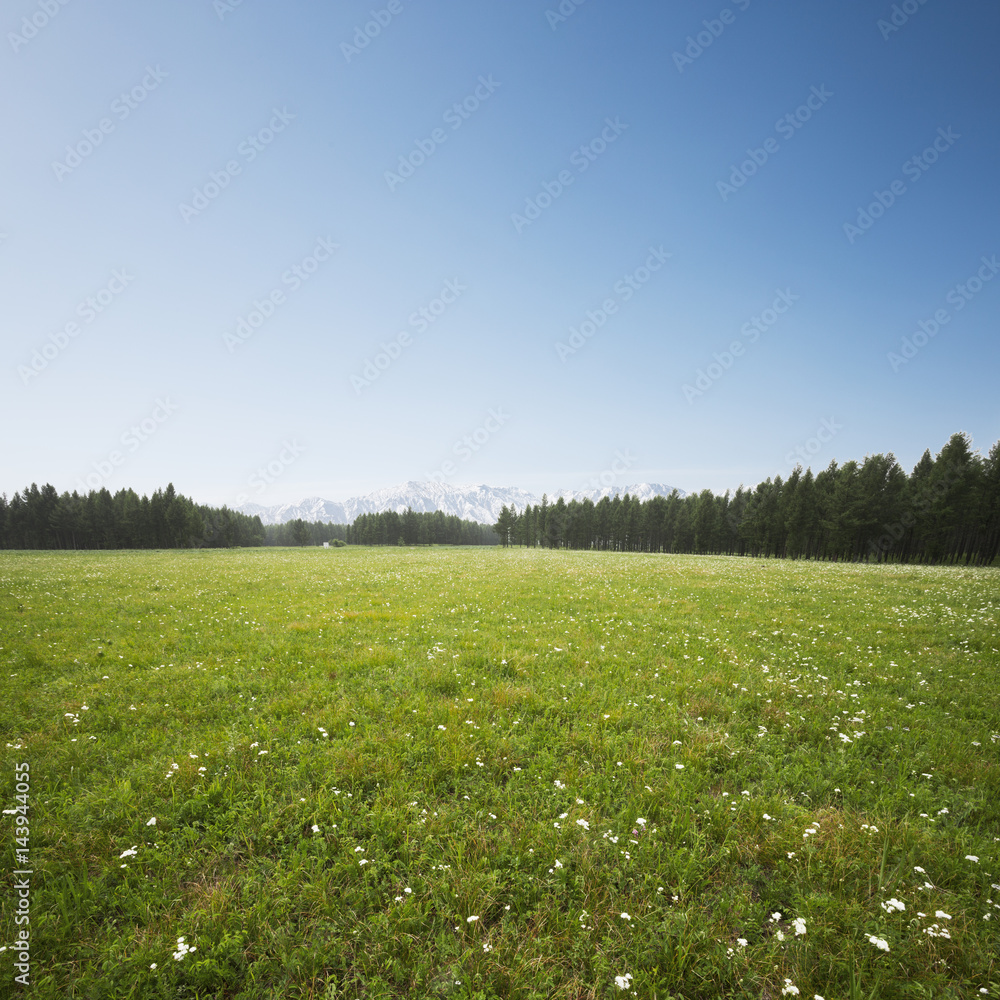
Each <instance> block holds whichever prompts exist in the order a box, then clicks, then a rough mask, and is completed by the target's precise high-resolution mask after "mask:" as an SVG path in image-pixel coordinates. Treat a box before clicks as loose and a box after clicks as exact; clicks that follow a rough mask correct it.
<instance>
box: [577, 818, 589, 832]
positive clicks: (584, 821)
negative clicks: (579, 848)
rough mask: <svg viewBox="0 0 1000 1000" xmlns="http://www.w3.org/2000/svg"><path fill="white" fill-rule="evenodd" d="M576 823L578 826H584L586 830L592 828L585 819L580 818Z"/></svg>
mask: <svg viewBox="0 0 1000 1000" xmlns="http://www.w3.org/2000/svg"><path fill="white" fill-rule="evenodd" d="M576 825H577V826H582V827H583V828H584V830H589V829H590V824H589V823H588V822H587V821H586V820H585V819H578V820H577V821H576Z"/></svg>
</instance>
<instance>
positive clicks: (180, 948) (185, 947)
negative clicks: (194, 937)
mask: <svg viewBox="0 0 1000 1000" xmlns="http://www.w3.org/2000/svg"><path fill="white" fill-rule="evenodd" d="M197 950H198V949H197V948H196V947H194V946H193V945H189V944H186V943H185V941H184V938H182V937H179V938H178V939H177V950H176V951H175V952H174V961H175V962H179V961H181V959H183V958H184V956H185V955H188V954H190V953H191V952H193V951H197Z"/></svg>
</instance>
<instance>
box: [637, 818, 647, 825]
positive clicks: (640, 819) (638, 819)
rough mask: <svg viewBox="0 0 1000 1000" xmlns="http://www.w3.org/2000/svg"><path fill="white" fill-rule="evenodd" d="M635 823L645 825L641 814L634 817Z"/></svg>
mask: <svg viewBox="0 0 1000 1000" xmlns="http://www.w3.org/2000/svg"><path fill="white" fill-rule="evenodd" d="M636 823H637V824H638V825H639V826H645V825H646V821H645V820H644V819H643V818H642V817H641V816H638V817H636Z"/></svg>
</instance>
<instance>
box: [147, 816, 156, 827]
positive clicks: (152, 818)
mask: <svg viewBox="0 0 1000 1000" xmlns="http://www.w3.org/2000/svg"><path fill="white" fill-rule="evenodd" d="M146 826H156V817H155V816H150V817H149V819H147V820H146Z"/></svg>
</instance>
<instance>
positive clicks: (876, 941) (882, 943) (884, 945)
mask: <svg viewBox="0 0 1000 1000" xmlns="http://www.w3.org/2000/svg"><path fill="white" fill-rule="evenodd" d="M868 940H869V941H870V942H871V943H872V944H873V945H875V947H876V948H881V949H882V951H888V950H889V942H888V941H886V939H885V938H880V937H875V935H874V934H869V935H868Z"/></svg>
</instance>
